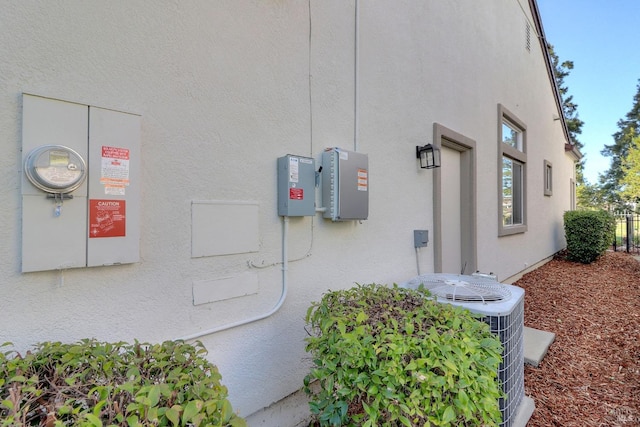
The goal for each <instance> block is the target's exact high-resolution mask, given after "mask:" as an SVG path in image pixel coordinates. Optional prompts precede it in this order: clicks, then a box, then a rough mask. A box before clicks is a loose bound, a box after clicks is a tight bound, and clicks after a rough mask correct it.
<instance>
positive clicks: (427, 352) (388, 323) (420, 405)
mask: <svg viewBox="0 0 640 427" xmlns="http://www.w3.org/2000/svg"><path fill="white" fill-rule="evenodd" d="M307 322H308V323H309V324H310V325H311V327H312V330H313V334H312V336H310V337H308V338H307V351H309V352H311V353H312V355H313V357H314V364H315V367H314V368H313V369H312V371H311V372H310V373H309V374H308V375H307V376H306V377H305V380H304V386H305V387H304V389H305V391H306V392H307V394H308V395H309V396H310V403H309V405H310V409H311V412H312V414H314V417H315V419H316V422H317V423H319V424H320V425H321V426H365V427H366V426H377V425H382V426H401V425H405V426H423V425H430V426H431V425H433V426H454V425H456V426H457V425H465V426H481V425H482V426H488V425H497V424H498V423H499V422H500V419H501V413H500V409H499V404H498V399H499V398H500V397H501V396H502V392H501V391H500V386H499V383H498V379H497V371H498V367H499V365H500V362H501V354H502V346H501V344H500V340H499V339H498V338H497V337H495V336H494V335H492V334H491V332H490V329H489V326H488V325H487V324H485V323H484V322H482V321H480V320H477V319H476V318H475V317H474V316H473V315H472V314H471V313H470V312H469V311H468V310H464V309H461V308H459V307H453V306H450V305H447V304H438V303H436V302H434V301H432V300H430V299H429V298H428V293H427V292H426V291H424V290H423V289H419V290H410V289H403V288H399V287H397V286H395V285H394V286H393V288H391V287H385V286H381V285H375V284H371V285H358V286H357V287H355V288H352V289H348V290H343V291H334V292H328V293H326V294H325V295H324V296H323V298H322V300H321V301H320V302H319V303H313V304H312V306H311V307H310V308H309V310H308V311H307ZM312 383H315V384H312ZM312 385H315V386H312Z"/></svg>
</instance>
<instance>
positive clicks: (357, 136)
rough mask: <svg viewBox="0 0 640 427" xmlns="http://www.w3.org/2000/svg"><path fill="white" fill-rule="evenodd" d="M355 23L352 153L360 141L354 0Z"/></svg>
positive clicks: (356, 28)
mask: <svg viewBox="0 0 640 427" xmlns="http://www.w3.org/2000/svg"><path fill="white" fill-rule="evenodd" d="M355 1H356V3H355V18H354V20H355V23H354V32H355V35H354V45H355V46H354V49H353V50H354V52H353V54H354V66H353V74H354V76H353V86H354V88H353V151H358V141H359V139H360V134H359V131H358V124H359V117H358V112H359V108H358V96H359V94H358V92H359V91H358V71H359V69H360V59H359V56H358V52H359V49H358V48H359V44H360V34H359V33H360V26H359V24H360V9H359V7H358V5H359V1H358V0H355Z"/></svg>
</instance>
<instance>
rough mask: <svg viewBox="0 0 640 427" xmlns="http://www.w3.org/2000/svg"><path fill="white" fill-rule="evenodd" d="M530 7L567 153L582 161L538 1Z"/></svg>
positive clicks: (531, 2)
mask: <svg viewBox="0 0 640 427" xmlns="http://www.w3.org/2000/svg"><path fill="white" fill-rule="evenodd" d="M529 7H530V8H531V13H532V15H533V22H534V24H535V26H536V33H537V34H539V36H538V37H539V38H540V48H541V49H542V56H543V57H544V62H545V65H546V66H547V74H548V75H549V81H550V82H551V87H552V89H553V94H554V97H555V101H556V106H557V107H558V114H559V116H560V123H562V131H563V133H564V137H565V139H566V143H565V151H571V152H572V153H573V154H574V155H575V156H576V160H580V159H582V153H581V152H580V149H579V148H578V147H577V146H576V144H575V143H574V142H573V141H572V140H571V134H570V133H569V127H568V126H567V121H566V120H565V117H564V113H563V110H562V96H561V95H560V88H558V83H557V82H556V78H555V72H554V70H553V64H552V62H551V57H550V56H549V51H548V50H547V39H546V37H545V35H544V28H543V27H542V18H541V17H540V11H539V10H538V3H537V1H536V0H529ZM567 146H570V147H571V149H570V150H567Z"/></svg>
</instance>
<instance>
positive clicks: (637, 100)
mask: <svg viewBox="0 0 640 427" xmlns="http://www.w3.org/2000/svg"><path fill="white" fill-rule="evenodd" d="M639 82H640V80H639ZM633 101H634V102H633V107H632V108H631V111H629V112H628V113H627V115H626V116H625V119H620V120H618V129H619V130H618V132H616V133H614V134H613V140H614V143H613V144H611V145H605V147H604V149H603V150H602V151H601V153H602V155H603V156H606V157H611V166H610V167H609V170H608V171H607V172H605V173H604V174H603V175H601V176H600V184H601V186H602V188H603V191H604V192H605V194H607V201H608V202H609V203H610V204H613V205H620V204H622V203H623V200H622V196H623V193H622V192H623V190H624V185H625V176H626V175H630V174H632V173H634V172H633V171H632V168H631V167H630V166H627V167H626V168H625V161H626V159H627V158H628V156H629V154H630V152H631V151H632V148H633V146H634V141H636V140H637V139H638V135H639V134H640V133H639V131H640V83H639V84H638V86H637V91H636V94H635V96H634V97H633ZM636 172H637V171H636ZM628 179H631V176H630V177H629V178H628Z"/></svg>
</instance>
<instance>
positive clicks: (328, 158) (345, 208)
mask: <svg viewBox="0 0 640 427" xmlns="http://www.w3.org/2000/svg"><path fill="white" fill-rule="evenodd" d="M322 204H323V206H324V207H325V208H326V210H325V212H324V217H325V218H330V219H331V220H332V221H351V220H362V219H367V217H368V216H369V156H367V155H366V154H363V153H359V152H356V151H348V150H343V149H341V148H328V149H327V150H325V151H324V152H323V153H322Z"/></svg>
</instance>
